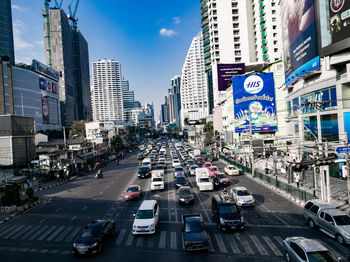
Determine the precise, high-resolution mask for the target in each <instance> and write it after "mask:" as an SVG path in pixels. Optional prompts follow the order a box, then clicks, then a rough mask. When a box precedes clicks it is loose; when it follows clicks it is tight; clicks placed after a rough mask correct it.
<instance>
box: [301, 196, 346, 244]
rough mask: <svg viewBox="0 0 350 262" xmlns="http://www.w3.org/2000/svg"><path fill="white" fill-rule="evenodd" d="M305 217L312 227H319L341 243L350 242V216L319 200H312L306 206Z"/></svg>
mask: <svg viewBox="0 0 350 262" xmlns="http://www.w3.org/2000/svg"><path fill="white" fill-rule="evenodd" d="M304 217H305V219H306V222H307V224H308V225H309V226H310V227H311V228H319V229H320V231H322V232H323V233H325V234H327V235H328V236H330V237H332V238H335V239H336V240H337V241H338V242H339V243H341V244H350V216H348V215H347V214H346V213H344V212H342V211H340V210H339V209H337V208H335V207H333V206H331V205H330V204H328V203H323V202H321V201H319V200H310V201H308V202H307V203H306V204H305V206H304Z"/></svg>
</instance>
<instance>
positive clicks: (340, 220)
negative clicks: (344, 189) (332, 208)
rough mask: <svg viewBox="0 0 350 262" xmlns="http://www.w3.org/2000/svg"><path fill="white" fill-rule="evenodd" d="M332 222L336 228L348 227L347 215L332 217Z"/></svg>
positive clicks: (348, 217) (349, 217) (349, 222)
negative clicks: (333, 221)
mask: <svg viewBox="0 0 350 262" xmlns="http://www.w3.org/2000/svg"><path fill="white" fill-rule="evenodd" d="M334 220H335V223H336V224H337V225H338V226H346V225H350V216H347V215H342V216H334Z"/></svg>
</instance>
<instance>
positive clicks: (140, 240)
mask: <svg viewBox="0 0 350 262" xmlns="http://www.w3.org/2000/svg"><path fill="white" fill-rule="evenodd" d="M144 239H145V238H144V237H139V238H138V239H137V242H136V246H137V247H142V246H143V241H144Z"/></svg>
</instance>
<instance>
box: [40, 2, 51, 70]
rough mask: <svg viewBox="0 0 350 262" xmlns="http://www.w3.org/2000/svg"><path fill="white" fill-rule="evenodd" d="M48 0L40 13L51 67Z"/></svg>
mask: <svg viewBox="0 0 350 262" xmlns="http://www.w3.org/2000/svg"><path fill="white" fill-rule="evenodd" d="M50 2H51V0H45V2H44V6H45V10H43V12H42V14H43V16H44V18H45V21H46V39H47V53H48V57H49V59H48V60H49V66H50V67H52V56H51V34H50V16H49V9H50Z"/></svg>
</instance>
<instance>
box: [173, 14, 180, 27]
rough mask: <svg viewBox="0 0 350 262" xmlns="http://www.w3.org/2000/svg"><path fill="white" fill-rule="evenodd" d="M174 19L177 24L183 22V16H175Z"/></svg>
mask: <svg viewBox="0 0 350 262" xmlns="http://www.w3.org/2000/svg"><path fill="white" fill-rule="evenodd" d="M173 21H174V24H175V25H178V24H180V23H181V18H180V17H179V16H175V17H173Z"/></svg>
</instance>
